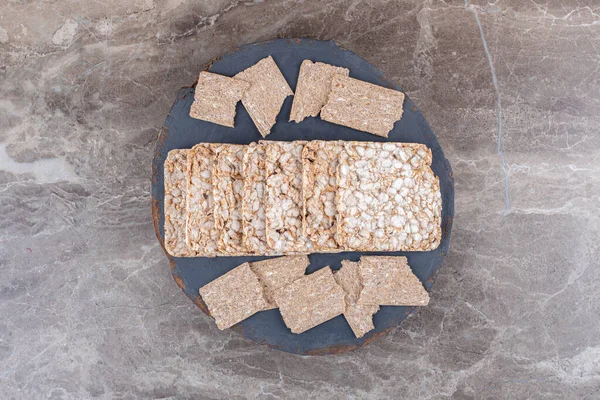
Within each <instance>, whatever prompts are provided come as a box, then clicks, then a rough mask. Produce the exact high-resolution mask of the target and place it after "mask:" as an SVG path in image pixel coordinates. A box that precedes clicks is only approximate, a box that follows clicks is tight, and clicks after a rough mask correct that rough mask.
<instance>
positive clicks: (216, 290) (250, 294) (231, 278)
mask: <svg viewBox="0 0 600 400" xmlns="http://www.w3.org/2000/svg"><path fill="white" fill-rule="evenodd" d="M200 296H202V300H204V303H206V306H207V307H208V310H209V311H210V313H211V315H212V316H213V317H214V319H215V322H216V323H217V327H218V328H219V329H221V330H223V329H227V328H229V327H231V326H233V325H235V324H237V323H238V322H240V321H243V320H245V319H246V318H248V317H250V316H251V315H253V314H255V313H256V312H258V311H260V310H262V309H264V308H265V307H266V306H267V302H266V300H265V298H264V294H263V287H262V285H261V283H260V282H259V281H258V277H257V276H256V275H255V274H254V272H252V270H251V269H250V264H248V263H244V264H242V265H240V266H238V267H236V268H234V269H232V270H231V271H229V272H227V273H226V274H224V275H221V276H220V277H218V278H217V279H215V280H214V281H212V282H210V283H208V284H206V285H204V286H203V287H201V288H200Z"/></svg>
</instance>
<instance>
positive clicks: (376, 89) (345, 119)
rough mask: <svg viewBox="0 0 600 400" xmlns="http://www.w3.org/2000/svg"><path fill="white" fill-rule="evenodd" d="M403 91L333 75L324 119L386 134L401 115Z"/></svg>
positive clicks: (374, 132)
mask: <svg viewBox="0 0 600 400" xmlns="http://www.w3.org/2000/svg"><path fill="white" fill-rule="evenodd" d="M403 102H404V93H402V92H398V91H396V90H392V89H387V88H384V87H383V86H377V85H374V84H372V83H368V82H364V81H360V80H358V79H354V78H350V77H348V76H343V75H338V74H334V75H333V78H332V83H331V92H330V93H329V97H328V99H327V103H326V104H325V106H324V107H323V108H322V109H321V119H323V120H325V121H329V122H333V123H334V124H338V125H344V126H348V127H350V128H354V129H358V130H360V131H364V132H369V133H372V134H373V135H377V136H383V137H387V136H388V133H389V132H390V131H391V130H392V128H393V127H394V122H396V121H398V120H399V119H400V118H402V103H403Z"/></svg>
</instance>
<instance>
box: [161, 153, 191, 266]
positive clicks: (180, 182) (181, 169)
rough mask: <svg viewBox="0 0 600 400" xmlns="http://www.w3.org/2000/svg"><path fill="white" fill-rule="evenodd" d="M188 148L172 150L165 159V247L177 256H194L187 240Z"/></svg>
mask: <svg viewBox="0 0 600 400" xmlns="http://www.w3.org/2000/svg"><path fill="white" fill-rule="evenodd" d="M187 152H188V151H187V150H171V151H170V152H169V154H168V155H167V159H166V160H165V166H164V172H165V178H164V179H165V226H164V227H165V249H166V250H167V251H168V252H169V254H171V255H172V256H175V257H193V256H194V255H195V254H196V252H195V251H193V250H191V249H190V248H188V246H187V242H186V240H185V221H186V218H187V210H186V207H185V203H186V192H187V188H186V187H187Z"/></svg>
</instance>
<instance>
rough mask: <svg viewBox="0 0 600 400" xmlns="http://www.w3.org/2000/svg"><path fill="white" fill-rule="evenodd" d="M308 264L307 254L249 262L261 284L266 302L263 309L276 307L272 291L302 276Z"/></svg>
mask: <svg viewBox="0 0 600 400" xmlns="http://www.w3.org/2000/svg"><path fill="white" fill-rule="evenodd" d="M308 264H310V261H308V257H307V256H286V257H278V258H270V259H268V260H263V261H255V262H251V263H250V268H251V269H252V271H253V272H254V273H255V274H256V276H258V280H259V281H260V283H262V285H263V289H264V294H265V299H266V300H267V303H268V306H267V307H266V308H265V310H270V309H273V308H277V303H276V302H275V299H274V293H275V292H276V291H277V290H279V289H281V288H282V287H284V286H287V285H289V284H290V283H292V282H294V281H295V280H296V279H299V278H301V277H302V276H304V271H305V270H306V267H308Z"/></svg>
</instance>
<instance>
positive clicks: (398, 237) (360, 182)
mask: <svg viewBox="0 0 600 400" xmlns="http://www.w3.org/2000/svg"><path fill="white" fill-rule="evenodd" d="M430 165H431V150H430V149H428V148H427V147H426V146H425V145H423V144H417V143H373V142H346V143H344V149H343V150H342V151H341V153H340V158H339V165H338V180H337V184H338V188H337V195H336V207H337V212H338V214H337V236H336V240H337V242H338V244H339V245H340V246H341V247H342V248H344V249H346V250H355V251H428V250H433V249H435V248H437V247H438V245H439V244H440V241H441V212H442V198H441V193H440V185H439V180H438V178H437V177H436V176H435V175H434V174H433V171H432V170H431V168H430Z"/></svg>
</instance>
